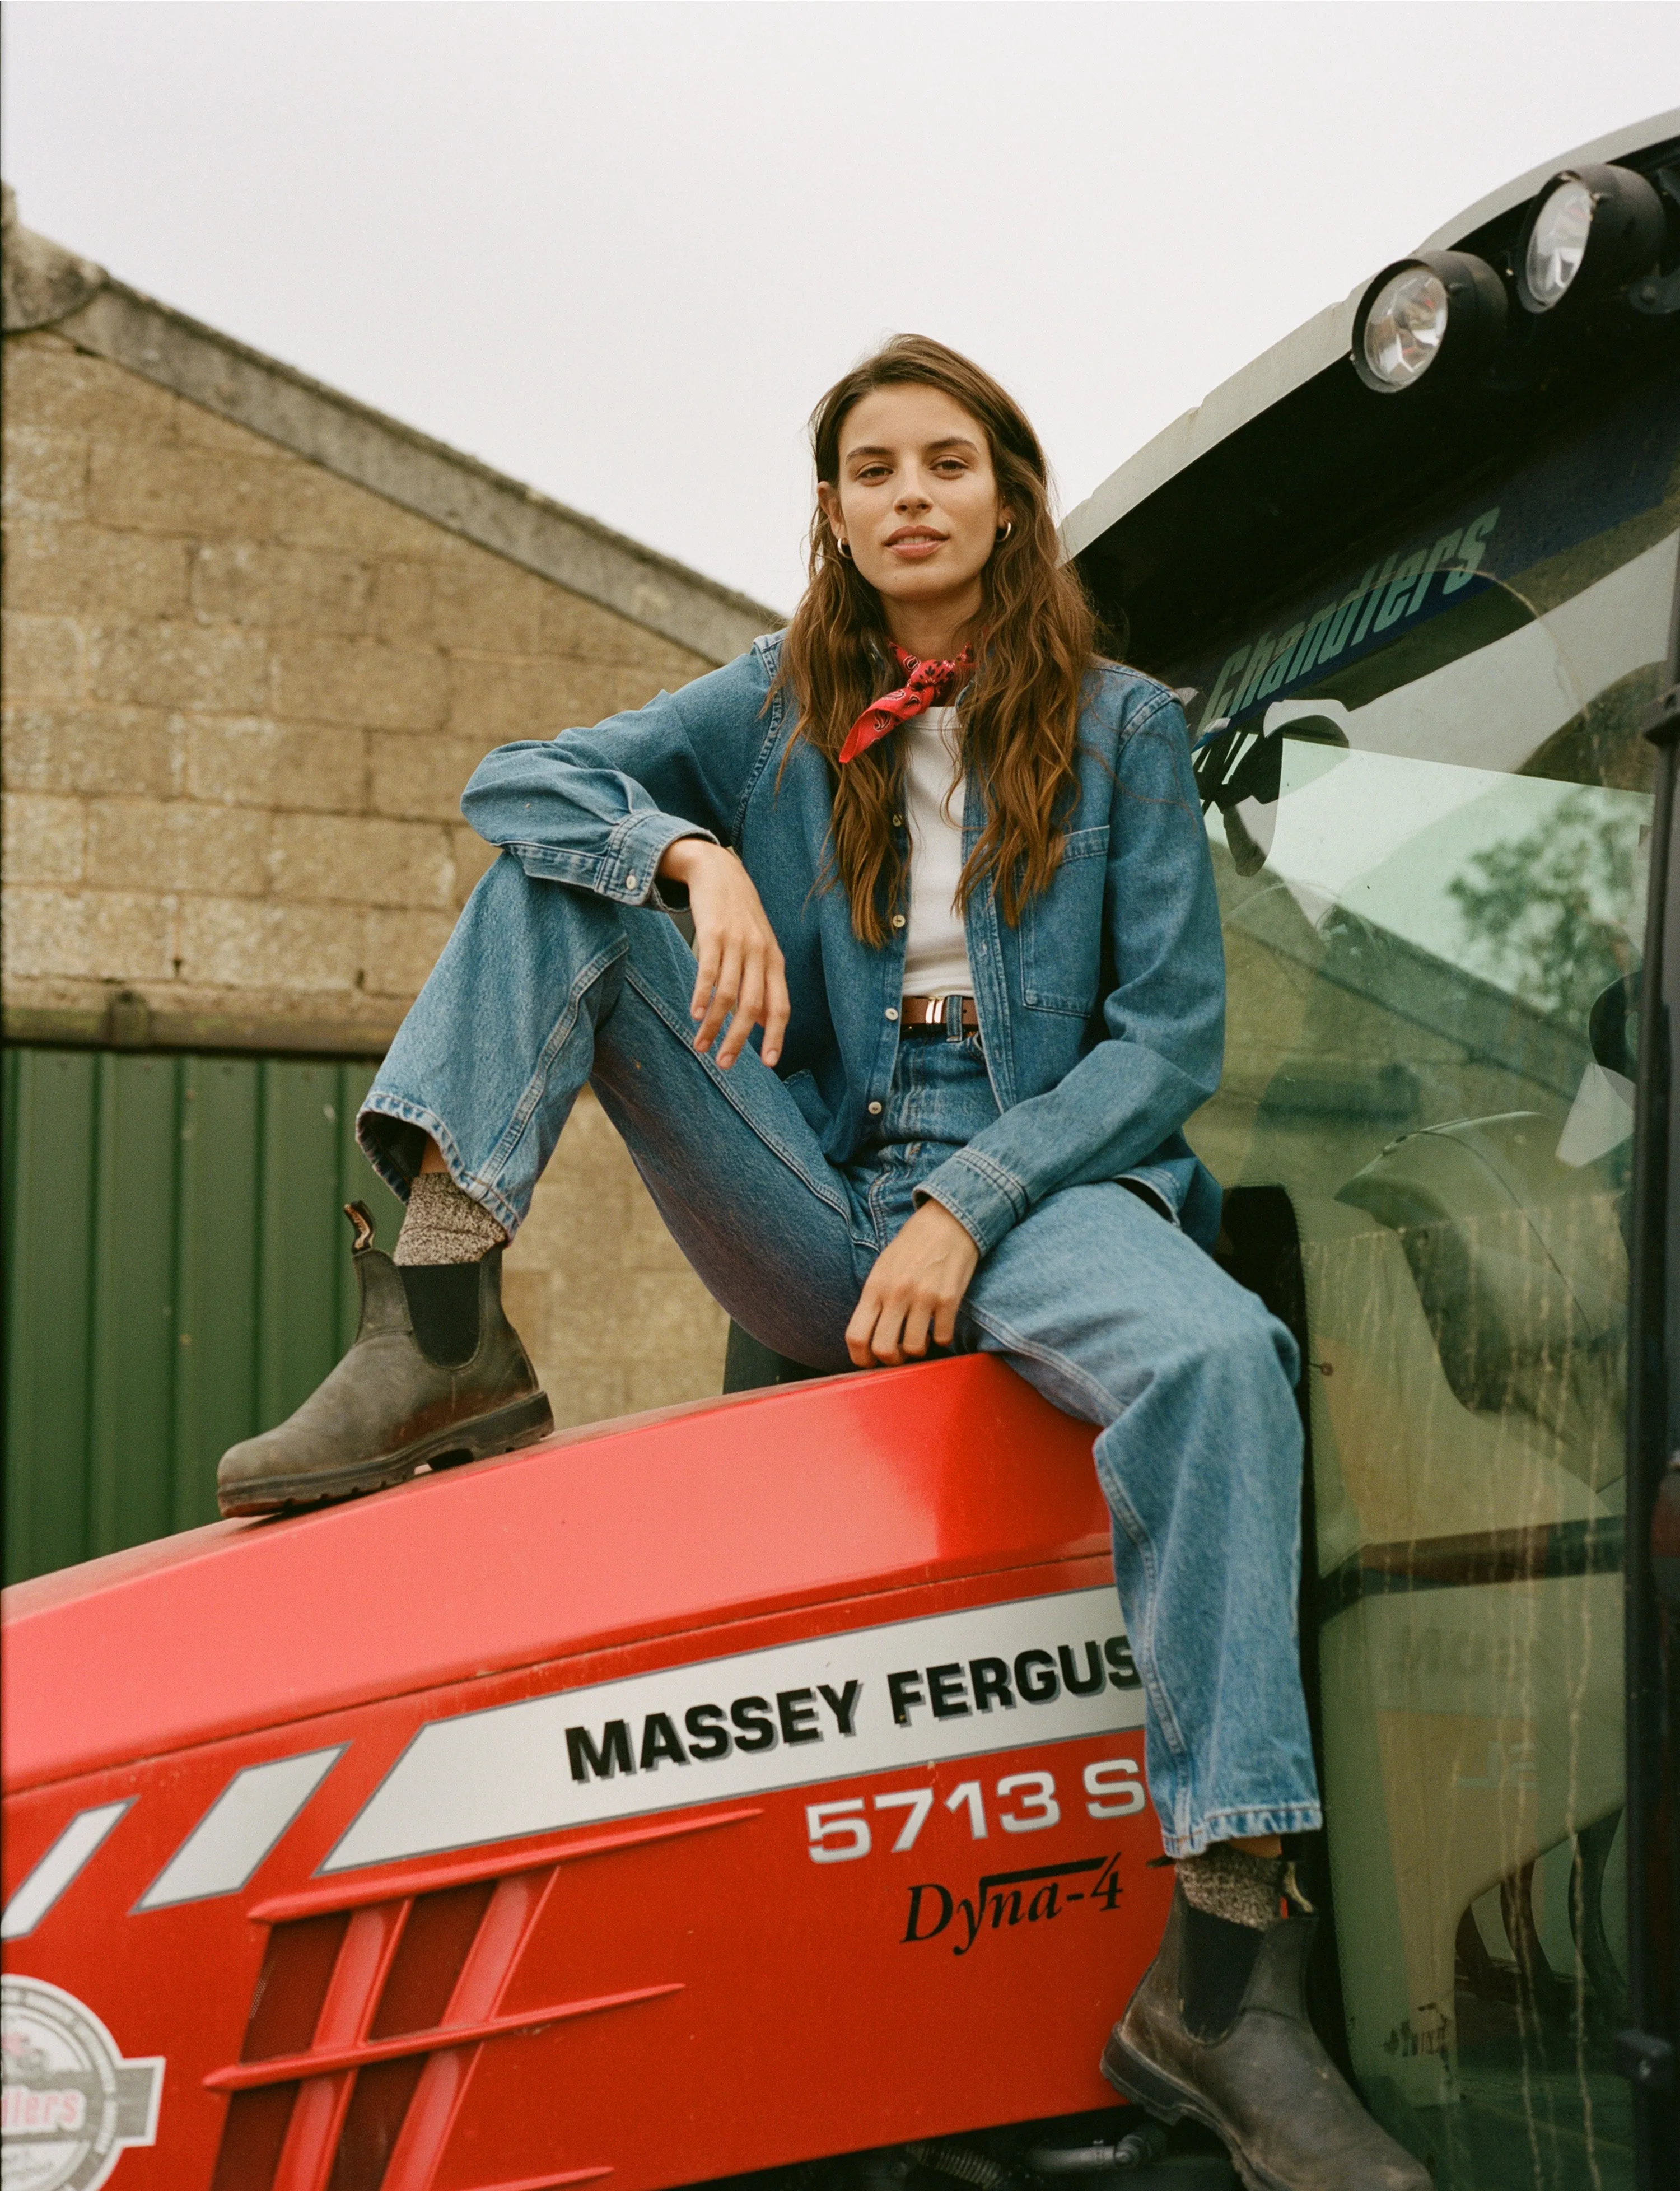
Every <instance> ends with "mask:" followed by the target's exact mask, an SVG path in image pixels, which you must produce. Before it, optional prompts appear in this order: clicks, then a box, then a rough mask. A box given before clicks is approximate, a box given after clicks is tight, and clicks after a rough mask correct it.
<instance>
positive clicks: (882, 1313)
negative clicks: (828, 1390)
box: [846, 1202, 980, 1369]
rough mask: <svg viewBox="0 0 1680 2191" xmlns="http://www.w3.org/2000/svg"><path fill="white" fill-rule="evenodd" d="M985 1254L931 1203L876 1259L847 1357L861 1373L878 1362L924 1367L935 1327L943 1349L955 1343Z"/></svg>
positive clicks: (854, 1318) (849, 1330)
mask: <svg viewBox="0 0 1680 2191" xmlns="http://www.w3.org/2000/svg"><path fill="white" fill-rule="evenodd" d="M979 1261H980V1250H979V1249H977V1247H976V1246H975V1244H974V1242H973V1240H972V1239H971V1237H970V1235H969V1234H968V1233H967V1232H965V1229H964V1228H963V1226H960V1225H959V1224H958V1222H957V1221H956V1219H955V1218H954V1217H953V1216H952V1215H951V1213H950V1211H949V1210H948V1209H945V1208H944V1207H943V1205H942V1204H939V1203H937V1202H925V1203H923V1204H922V1206H921V1208H920V1209H919V1210H917V1212H916V1214H915V1215H914V1217H913V1218H912V1219H911V1220H910V1221H909V1223H908V1225H907V1226H905V1227H904V1229H903V1232H901V1233H900V1234H899V1235H898V1237H897V1239H895V1240H893V1241H891V1242H890V1243H889V1244H888V1246H887V1247H886V1250H885V1252H884V1253H883V1254H881V1255H878V1256H877V1257H876V1259H875V1267H874V1270H872V1271H871V1272H870V1273H869V1276H868V1281H867V1282H866V1283H865V1285H864V1288H863V1293H862V1295H860V1296H859V1299H858V1302H857V1307H856V1308H855V1309H854V1310H853V1311H852V1312H851V1323H849V1324H847V1326H846V1352H847V1353H848V1354H850V1355H851V1358H852V1361H853V1362H854V1363H856V1364H857V1368H858V1369H873V1368H874V1365H875V1363H878V1362H903V1360H904V1359H905V1358H906V1357H914V1359H915V1360H917V1361H920V1359H921V1357H923V1355H925V1353H926V1352H927V1342H928V1335H929V1327H930V1326H931V1328H932V1336H933V1338H934V1340H935V1341H936V1343H937V1345H939V1346H949V1345H950V1343H951V1340H952V1339H953V1338H954V1336H955V1334H956V1329H957V1311H958V1310H959V1309H960V1307H961V1306H962V1298H963V1295H965V1293H966V1292H967V1291H968V1282H969V1280H970V1279H971V1278H972V1277H973V1276H974V1270H975V1266H976V1264H977V1263H978V1262H979Z"/></svg>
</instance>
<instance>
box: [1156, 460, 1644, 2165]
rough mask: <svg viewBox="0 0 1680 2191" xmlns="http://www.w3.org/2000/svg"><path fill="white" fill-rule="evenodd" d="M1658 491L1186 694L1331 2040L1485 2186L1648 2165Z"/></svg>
mask: <svg viewBox="0 0 1680 2191" xmlns="http://www.w3.org/2000/svg"><path fill="white" fill-rule="evenodd" d="M1507 499H1511V498H1507ZM1672 527H1673V517H1672V515H1671V514H1668V515H1666V525H1664V526H1658V525H1657V524H1655V523H1654V519H1653V514H1652V513H1651V512H1649V511H1647V512H1645V513H1643V514H1642V515H1641V516H1640V517H1639V518H1638V519H1637V521H1631V522H1627V523H1624V524H1623V525H1622V526H1621V527H1620V530H1619V532H1616V533H1615V534H1614V535H1613V536H1612V537H1609V538H1607V537H1606V536H1603V535H1600V536H1597V538H1589V539H1588V540H1586V541H1585V542H1583V543H1580V546H1579V547H1578V549H1575V550H1573V551H1571V555H1570V556H1569V557H1565V558H1563V560H1562V564H1561V566H1560V564H1559V562H1558V560H1557V559H1554V561H1553V562H1552V564H1551V565H1549V566H1547V568H1546V572H1545V573H1544V574H1543V578H1544V583H1540V581H1537V580H1535V578H1534V577H1533V574H1531V573H1529V574H1525V573H1523V572H1512V571H1511V570H1510V569H1508V568H1506V569H1504V570H1489V571H1486V572H1484V574H1483V580H1484V583H1483V585H1482V590H1481V592H1480V593H1479V595H1478V597H1477V599H1476V600H1474V601H1473V602H1472V603H1468V604H1466V605H1465V606H1461V607H1459V608H1455V609H1453V610H1450V611H1449V612H1444V613H1442V614H1440V615H1438V617H1435V619H1434V620H1433V621H1432V622H1431V623H1425V624H1422V625H1421V626H1420V627H1419V628H1418V629H1416V630H1415V631H1414V632H1412V633H1411V634H1409V635H1408V634H1407V633H1405V632H1404V631H1402V632H1401V634H1400V635H1399V636H1398V638H1397V639H1396V640H1395V641H1394V642H1393V644H1392V646H1388V647H1387V649H1386V650H1385V651H1383V652H1381V653H1379V654H1378V655H1376V656H1375V657H1372V658H1371V659H1370V660H1367V661H1364V662H1362V663H1360V664H1359V665H1358V667H1357V669H1355V670H1348V669H1342V668H1341V666H1340V665H1339V664H1338V665H1337V668H1336V670H1335V673H1333V674H1329V675H1327V676H1325V677H1324V678H1323V679H1321V680H1318V681H1317V682H1314V680H1313V679H1312V678H1310V677H1309V678H1307V680H1305V681H1304V682H1303V681H1301V680H1296V681H1295V682H1294V684H1293V685H1292V686H1290V689H1288V690H1287V691H1284V693H1283V694H1282V696H1281V697H1275V698H1271V699H1267V697H1266V695H1265V693H1264V692H1263V691H1257V693H1256V697H1252V698H1248V697H1245V696H1244V693H1243V691H1242V690H1241V688H1240V687H1238V686H1234V685H1231V684H1230V682H1229V680H1228V679H1227V691H1228V694H1229V696H1230V700H1235V701H1236V702H1237V703H1238V705H1237V706H1236V707H1235V708H1234V709H1233V719H1230V720H1227V721H1226V722H1225V723H1223V724H1221V723H1219V722H1218V721H1217V720H1216V721H1215V722H1213V723H1211V724H1209V725H1207V726H1206V727H1201V726H1199V744H1198V750H1197V755H1196V764H1197V773H1198V778H1199V783H1200V786H1201V788H1202V791H1203V794H1204V799H1205V800H1207V802H1208V803H1207V817H1208V829H1209V834H1210V842H1211V844H1212V847H1213V851H1214V859H1215V866H1216V874H1217V877H1218V881H1219V888H1220V894H1221V900H1222V912H1223V917H1224V922H1225V936H1226V948H1227V964H1228V967H1229V980H1230V1016H1229V1038H1228V1047H1227V1074H1226V1080H1225V1084H1224V1086H1223V1088H1222V1091H1221V1094H1220V1096H1219V1097H1218V1098H1217V1099H1216V1101H1215V1102H1214V1103H1213V1104H1211V1105H1210V1106H1209V1107H1207V1108H1206V1109H1205V1110H1204V1112H1203V1113H1201V1114H1200V1115H1199V1118H1197V1119H1196V1120H1195V1121H1194V1122H1193V1126H1192V1129H1191V1134H1192V1138H1193V1141H1194V1142H1195V1144H1196V1146H1197V1147H1198V1149H1199V1152H1200V1153H1201V1154H1202V1155H1203V1156H1204V1158H1206V1159H1207V1160H1208V1161H1209V1162H1210V1164H1211V1165H1212V1166H1213V1168H1214V1169H1215V1170H1216V1172H1217V1173H1218V1174H1219V1175H1220V1177H1221V1178H1222V1180H1223V1181H1225V1182H1226V1184H1227V1187H1230V1188H1233V1189H1235V1190H1236V1192H1237V1193H1238V1195H1240V1193H1241V1192H1242V1191H1243V1190H1244V1189H1245V1188H1249V1189H1252V1188H1268V1187H1269V1188H1276V1187H1283V1188H1284V1189H1285V1190H1286V1192H1287V1193H1288V1195H1289V1198H1290V1204H1291V1206H1292V1208H1293V1211H1294V1215H1295V1220H1296V1226H1297V1228H1298V1231H1299V1235H1300V1241H1301V1261H1302V1269H1303V1278H1304V1281H1305V1286H1304V1291H1305V1299H1306V1321H1307V1335H1306V1336H1307V1357H1308V1367H1307V1373H1306V1378H1307V1402H1308V1406H1309V1412H1310V1419H1311V1426H1312V1446H1313V1477H1314V1484H1315V1491H1316V1505H1317V1543H1316V1545H1315V1546H1313V1547H1312V1548H1311V1551H1312V1554H1313V1556H1315V1563H1316V1568H1317V1574H1318V1619H1319V1649H1320V1658H1321V1689H1322V1703H1323V1708H1324V1731H1325V1743H1326V1771H1325V1783H1326V1785H1325V1795H1326V1798H1327V1808H1328V1816H1329V1819H1330V1836H1329V1838H1330V1858H1331V1873H1332V1880H1333V1885H1334V1890H1335V1904H1336V1913H1337V1929H1338V1943H1339V1948H1340V1953H1341V1978H1342V1988H1343V1994H1344V2000H1345V2004H1346V2007H1347V2017H1348V2023H1349V2034H1350V2043H1351V2046H1352V2050H1353V2060H1354V2065H1355V2068H1356V2070H1357V2072H1358V2076H1359V2078H1360V2080H1361V2083H1362V2086H1363V2087H1364V2091H1365V2093H1366V2096H1367V2097H1368V2098H1369V2099H1370V2101H1371V2102H1372V2103H1373V2105H1374V2106H1375V2108H1376V2110H1377V2112H1378V2113H1379V2114H1380V2115H1381V2116H1382V2117H1383V2118H1384V2120H1387V2122H1388V2123H1389V2124H1390V2126H1391V2127H1392V2128H1394V2129H1395V2130H1396V2131H1398V2133H1399V2134H1400V2135H1401V2136H1402V2137H1404V2138H1405V2139H1406V2141H1407V2142H1408V2143H1409V2144H1410V2145H1411V2146H1412V2147H1413V2148H1414V2149H1415V2151H1417V2152H1418V2153H1419V2154H1421V2155H1423V2156H1425V2157H1426V2158H1427V2160H1429V2163H1430V2165H1431V2166H1432V2168H1433V2170H1434V2171H1435V2174H1436V2181H1437V2182H1438V2184H1439V2185H1441V2186H1449V2185H1450V2186H1455V2187H1466V2191H1467V2187H1470V2186H1472V2185H1473V2186H1475V2187H1477V2191H1488V2187H1494V2186H1498V2187H1505V2186H1512V2187H1514V2186H1518V2185H1522V2186H1529V2185H1534V2186H1537V2187H1547V2191H1551V2187H1554V2186H1555V2187H1557V2191H1563V2187H1565V2186H1574V2185H1576V2184H1582V2183H1586V2182H1594V2183H1597V2184H1598V2185H1600V2186H1603V2187H1607V2188H1608V2187H1611V2186H1615V2185H1620V2184H1624V2183H1626V2182H1629V2181H1630V2180H1631V2178H1630V2176H1629V2173H1628V2170H1629V2166H1630V2158H1629V2150H1628V2143H1627V2111H1626V2088H1625V2086H1622V2085H1621V2083H1620V2080H1618V2079H1617V2078H1616V2077H1615V2074H1613V2072H1612V2070H1611V2068H1610V2063H1609V2034H1610V2033H1612V2032H1613V2031H1614V2030H1615V2028H1616V2023H1617V2018H1618V2017H1619V2016H1620V2013H1621V2012H1622V2006H1623V2002H1622V1995H1621V1978H1620V1971H1621V1968H1622V1965H1623V1960H1624V1956H1625V1946H1626V1943H1625V1939H1624V1938H1622V1937H1621V1927H1622V1920H1621V1916H1620V1907H1621V1905H1620V1895H1621V1892H1622V1872H1621V1863H1620V1847H1621V1843H1620V1830H1619V1828H1620V1805H1621V1798H1622V1725H1621V1721H1622V1710H1621V1580H1620V1557H1621V1529H1620V1511H1621V1499H1622V1482H1621V1478H1622V1471H1623V1460H1622V1438H1623V1409H1624V1386H1625V1381H1626V1291H1627V1255H1626V1241H1625V1236H1626V1222H1627V1210H1626V1204H1627V1188H1628V1178H1629V1164H1630V1157H1631V1149H1632V1123H1633V1113H1632V1071H1633V1055H1634V1050H1635V1046H1636V1042H1637V1016H1636V1014H1635V1013H1634V1011H1633V1010H1632V999H1633V998H1634V997H1635V996H1636V995H1637V971H1638V965H1639V953H1640V948H1641V939H1642V936H1643V896H1644V879H1645V871H1646V861H1647V851H1648V837H1649V811H1650V800H1649V793H1648V791H1647V789H1646V785H1647V783H1648V769H1649V750H1648V748H1645V747H1644V745H1643V741H1642V740H1641V739H1640V738H1639V737H1638V735H1637V720H1638V716H1639V714H1640V713H1641V712H1642V710H1643V707H1644V706H1645V705H1646V704H1647V703H1648V702H1649V699H1650V698H1651V697H1654V693H1655V691H1656V690H1657V689H1658V687H1659V686H1660V680H1661V674H1662V673H1661V662H1662V657H1663V652H1664V648H1665V644H1666V630H1667V618H1668V614H1669V610H1670V604H1671V600H1672V589H1673V585H1674V578H1675V560H1676V542H1675V536H1674V532H1673V529H1672ZM1425 529H1427V528H1425ZM1654 534H1655V537H1653V535H1654ZM1397 552H1398V551H1397ZM1572 564H1573V566H1574V567H1575V568H1578V570H1579V572H1580V583H1578V584H1575V585H1574V586H1572V585H1571V584H1570V583H1569V582H1568V572H1569V568H1570V567H1571V565H1572ZM1400 567H1404V564H1402V565H1401V566H1400ZM1355 583H1357V573H1356V574H1355ZM1326 590H1328V589H1326ZM1403 606H1404V605H1403ZM1295 623H1300V624H1301V625H1303V626H1304V627H1305V628H1307V629H1308V630H1309V631H1310V629H1311V617H1310V615H1309V613H1308V612H1307V610H1303V611H1302V612H1301V615H1300V616H1298V617H1296V619H1295ZM1273 628H1274V629H1276V628H1278V627H1276V626H1274V627H1273ZM1288 629H1289V630H1290V631H1293V629H1295V624H1294V623H1290V624H1288ZM1355 629H1357V626H1356V627H1355ZM1455 635H1456V640H1457V641H1458V642H1461V651H1460V652H1454V651H1453V648H1454V645H1455ZM1268 644H1269V642H1268ZM1281 644H1282V642H1280V645H1281ZM1297 644H1299V642H1297ZM1241 652H1242V650H1241V649H1238V650H1235V651H1233V657H1232V658H1233V660H1234V659H1237V658H1238V657H1239V656H1240V655H1241ZM1252 653H1253V656H1254V657H1256V658H1258V657H1259V655H1260V653H1261V648H1260V647H1259V646H1257V645H1256V646H1255V647H1254V648H1253V650H1252ZM1185 674H1186V675H1187V679H1188V680H1193V681H1196V680H1199V681H1203V682H1204V683H1205V684H1206V685H1208V686H1215V687H1216V686H1217V683H1218V674H1219V669H1218V665H1217V664H1214V665H1212V666H1211V669H1210V668H1209V666H1208V665H1201V664H1195V665H1187V669H1186V672H1185ZM1267 674H1268V675H1269V674H1271V673H1269V672H1268V673H1267ZM1260 681H1261V684H1262V685H1263V684H1264V683H1265V681H1266V680H1265V679H1264V678H1262V679H1261V680H1260ZM1280 681H1284V682H1287V680H1280ZM1229 703H1230V701H1229V700H1227V704H1229ZM1209 712H1210V711H1209ZM1240 1208H1241V1204H1240V1203H1239V1202H1237V1201H1235V1200H1233V1213H1235V1212H1237V1211H1239V1209H1240ZM1234 1226H1235V1217H1234V1215H1233V1229H1234Z"/></svg>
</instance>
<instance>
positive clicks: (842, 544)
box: [834, 540, 851, 563]
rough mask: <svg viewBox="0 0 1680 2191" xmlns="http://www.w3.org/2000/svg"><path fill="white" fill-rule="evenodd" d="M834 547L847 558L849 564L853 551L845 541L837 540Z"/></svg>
mask: <svg viewBox="0 0 1680 2191" xmlns="http://www.w3.org/2000/svg"><path fill="white" fill-rule="evenodd" d="M834 545H835V547H836V548H837V549H839V550H840V554H841V555H844V556H845V558H846V561H847V562H848V563H849V562H850V561H851V549H849V548H848V547H847V546H846V543H845V541H844V540H836V541H835V543H834Z"/></svg>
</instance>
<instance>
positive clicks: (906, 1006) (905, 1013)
mask: <svg viewBox="0 0 1680 2191" xmlns="http://www.w3.org/2000/svg"><path fill="white" fill-rule="evenodd" d="M950 1001H951V999H949V998H947V997H901V998H900V999H898V1011H899V1025H900V1027H901V1028H902V1030H903V1033H906V1034H908V1033H910V1031H911V1029H912V1028H914V1027H922V1028H935V1029H937V1030H938V1031H939V1032H940V1033H943V1032H944V1029H945V1007H946V1005H947V1004H948V1003H949V1002H950ZM961 1002H962V1029H963V1033H965V1034H977V1033H979V1031H980V1015H979V1013H978V1012H977V1011H976V1010H975V1009H974V999H973V998H972V997H964V998H963V999H961Z"/></svg>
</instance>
